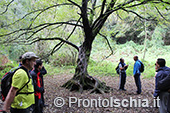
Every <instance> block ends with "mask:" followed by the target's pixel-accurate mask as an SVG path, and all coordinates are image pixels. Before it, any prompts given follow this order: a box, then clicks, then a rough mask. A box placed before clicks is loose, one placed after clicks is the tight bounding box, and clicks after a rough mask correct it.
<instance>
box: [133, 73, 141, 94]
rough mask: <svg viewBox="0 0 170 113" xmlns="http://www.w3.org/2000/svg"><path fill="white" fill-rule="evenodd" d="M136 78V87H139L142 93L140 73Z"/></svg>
mask: <svg viewBox="0 0 170 113" xmlns="http://www.w3.org/2000/svg"><path fill="white" fill-rule="evenodd" d="M134 79H135V83H136V87H137V93H138V94H140V93H141V92H142V90H141V80H140V74H135V75H134Z"/></svg>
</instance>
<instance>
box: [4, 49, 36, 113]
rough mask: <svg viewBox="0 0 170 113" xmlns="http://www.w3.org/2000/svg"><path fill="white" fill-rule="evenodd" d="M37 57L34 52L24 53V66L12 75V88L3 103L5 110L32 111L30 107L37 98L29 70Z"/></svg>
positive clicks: (16, 111)
mask: <svg viewBox="0 0 170 113" xmlns="http://www.w3.org/2000/svg"><path fill="white" fill-rule="evenodd" d="M36 58H38V57H37V56H36V55H35V54H34V53H33V52H26V53H25V54H23V55H22V66H21V67H19V68H18V69H17V70H16V71H15V73H14V74H13V76H12V84H11V88H10V90H9V92H8V95H7V97H6V98H5V102H4V105H3V110H4V111H6V112H8V111H10V112H11V113H30V107H31V106H32V104H34V103H35V99H34V87H33V84H32V79H31V77H30V74H29V70H31V69H32V68H33V67H34V65H35V61H36ZM20 89H21V90H20Z"/></svg>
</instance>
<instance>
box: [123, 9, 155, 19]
mask: <svg viewBox="0 0 170 113" xmlns="http://www.w3.org/2000/svg"><path fill="white" fill-rule="evenodd" d="M122 10H124V11H126V12H131V13H133V14H135V15H136V16H138V17H139V18H142V19H145V20H147V21H155V18H153V19H148V18H145V17H142V16H140V15H139V14H138V13H136V12H134V11H132V10H126V9H124V8H122Z"/></svg>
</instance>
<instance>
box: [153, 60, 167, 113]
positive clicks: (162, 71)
mask: <svg viewBox="0 0 170 113" xmlns="http://www.w3.org/2000/svg"><path fill="white" fill-rule="evenodd" d="M165 64H166V61H165V59H163V58H158V59H157V61H156V63H155V70H156V72H157V73H156V76H155V90H154V94H153V96H154V97H155V98H157V97H158V96H159V99H160V100H159V106H160V107H159V112H160V113H169V112H168V111H167V110H168V107H167V105H168V99H169V92H168V89H166V88H165V87H163V86H160V83H159V82H161V81H162V80H164V79H166V78H167V77H168V76H169V74H170V68H169V67H167V66H165ZM162 85H163V84H162ZM161 87H163V88H161Z"/></svg>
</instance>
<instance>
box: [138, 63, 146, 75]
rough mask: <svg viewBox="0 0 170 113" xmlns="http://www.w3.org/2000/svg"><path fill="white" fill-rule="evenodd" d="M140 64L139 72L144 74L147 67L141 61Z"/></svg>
mask: <svg viewBox="0 0 170 113" xmlns="http://www.w3.org/2000/svg"><path fill="white" fill-rule="evenodd" d="M139 62H140V65H141V66H140V68H139V71H140V72H141V73H143V72H144V70H145V66H144V64H143V63H142V62H141V61H139Z"/></svg>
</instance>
